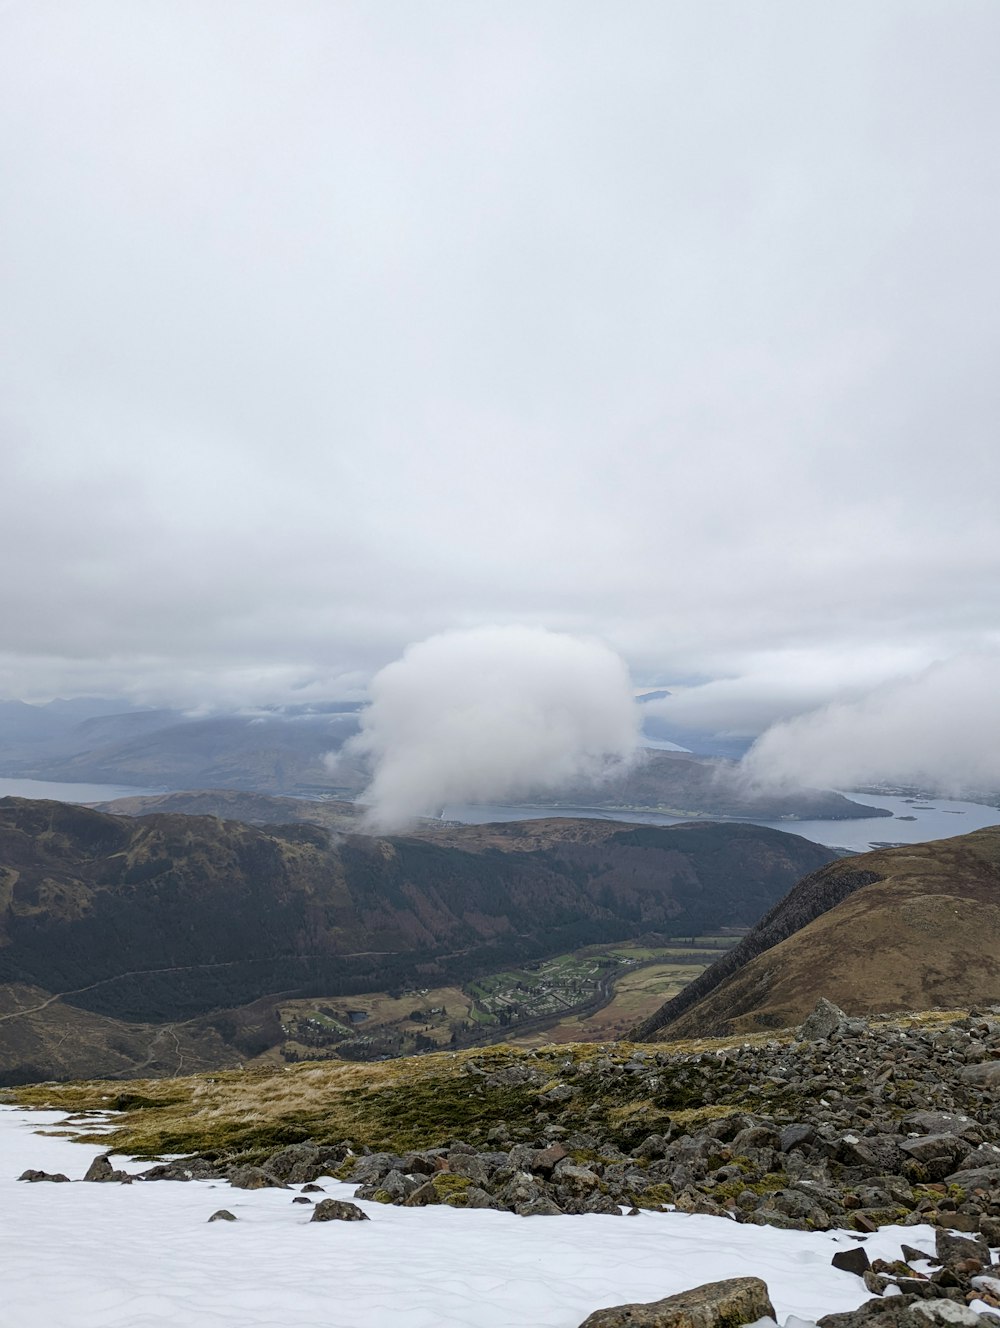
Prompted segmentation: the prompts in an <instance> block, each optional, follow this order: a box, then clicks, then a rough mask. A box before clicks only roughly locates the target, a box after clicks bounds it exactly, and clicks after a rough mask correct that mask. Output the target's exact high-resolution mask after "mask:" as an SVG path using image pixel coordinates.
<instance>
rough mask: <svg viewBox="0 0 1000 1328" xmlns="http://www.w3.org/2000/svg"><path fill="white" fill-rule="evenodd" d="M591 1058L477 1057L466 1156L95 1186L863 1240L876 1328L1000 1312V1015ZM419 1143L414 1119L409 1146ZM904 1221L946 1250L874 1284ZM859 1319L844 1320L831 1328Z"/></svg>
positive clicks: (361, 1145)
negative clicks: (671, 1211) (350, 1197)
mask: <svg viewBox="0 0 1000 1328" xmlns="http://www.w3.org/2000/svg"><path fill="white" fill-rule="evenodd" d="M589 1050H590V1052H591V1053H592V1054H589V1055H581V1054H579V1052H580V1049H579V1048H577V1049H570V1051H569V1052H567V1053H562V1052H560V1049H558V1048H544V1049H540V1050H539V1051H537V1052H525V1051H523V1050H516V1049H513V1048H509V1049H508V1048H492V1049H490V1051H489V1052H488V1053H483V1054H481V1055H479V1054H475V1055H466V1056H465V1057H464V1058H463V1059H462V1060H461V1061H460V1062H459V1065H460V1068H459V1070H458V1081H459V1082H458V1084H457V1086H456V1092H457V1093H458V1095H459V1096H461V1097H463V1098H465V1099H468V1100H469V1101H472V1102H475V1103H478V1104H479V1107H478V1110H477V1112H473V1113H471V1114H470V1115H469V1117H468V1124H469V1136H468V1137H467V1138H465V1139H459V1138H455V1137H452V1138H448V1139H444V1140H442V1139H441V1138H439V1137H437V1138H436V1137H435V1134H436V1130H437V1128H439V1127H436V1123H435V1121H434V1120H433V1116H432V1115H431V1116H429V1117H428V1118H427V1119H426V1121H425V1124H424V1129H425V1131H426V1135H427V1136H428V1144H429V1146H427V1147H409V1148H406V1149H399V1150H392V1149H385V1148H373V1147H371V1146H370V1144H369V1143H367V1142H366V1141H365V1140H364V1139H363V1138H360V1137H358V1138H353V1137H352V1138H344V1137H341V1138H339V1139H337V1140H336V1141H335V1142H334V1141H331V1140H330V1139H329V1138H325V1139H324V1138H320V1137H314V1138H305V1139H300V1140H299V1141H297V1142H293V1143H285V1144H284V1145H283V1146H281V1147H277V1148H268V1147H266V1146H265V1145H264V1144H263V1143H261V1142H260V1141H257V1142H255V1141H253V1139H252V1137H251V1138H248V1139H245V1141H244V1142H243V1144H242V1145H241V1146H240V1147H238V1148H235V1149H226V1148H218V1147H215V1148H206V1149H204V1150H203V1151H201V1152H199V1153H196V1154H192V1155H190V1156H186V1157H184V1158H182V1159H180V1160H179V1161H169V1162H159V1163H157V1164H155V1165H154V1166H152V1167H150V1168H148V1169H147V1170H145V1171H143V1172H141V1173H139V1174H138V1175H137V1176H126V1175H125V1174H124V1173H121V1172H116V1171H114V1170H113V1169H112V1167H111V1164H110V1162H108V1161H107V1159H106V1158H105V1157H102V1158H99V1159H98V1160H97V1161H96V1162H95V1163H94V1165H93V1167H92V1168H91V1170H90V1172H89V1173H88V1179H90V1180H92V1181H104V1182H107V1181H123V1180H132V1179H140V1180H143V1181H152V1180H175V1181H177V1180H181V1181H183V1180H188V1179H193V1178H197V1179H203V1178H204V1179H210V1178H212V1179H217V1180H225V1181H228V1183H229V1184H230V1185H231V1186H233V1187H236V1188H242V1189H258V1188H263V1187H284V1188H289V1189H290V1188H292V1187H296V1188H297V1189H298V1193H297V1194H296V1195H295V1196H294V1200H295V1202H298V1203H302V1204H306V1203H316V1201H317V1200H318V1201H319V1202H318V1203H317V1211H316V1214H315V1216H316V1219H317V1220H324V1218H326V1217H328V1216H333V1217H345V1216H348V1214H347V1213H344V1212H339V1211H338V1212H336V1213H334V1212H332V1208H331V1201H324V1200H323V1198H322V1194H321V1193H320V1191H319V1189H318V1185H317V1182H318V1181H319V1180H320V1178H322V1177H323V1176H335V1177H336V1178H337V1179H339V1180H342V1181H347V1182H350V1183H352V1184H355V1185H356V1186H357V1189H356V1191H355V1197H357V1198H360V1199H364V1200H374V1201H376V1202H380V1203H386V1204H402V1205H407V1206H410V1207H418V1206H423V1205H431V1204H448V1205H451V1206H453V1207H459V1208H494V1209H504V1210H509V1211H512V1212H514V1213H517V1214H520V1215H522V1216H524V1217H542V1216H546V1215H556V1214H572V1213H602V1214H607V1215H608V1216H609V1217H610V1216H618V1217H620V1216H622V1212H623V1209H625V1210H626V1211H628V1210H631V1211H633V1212H638V1211H639V1210H641V1209H643V1208H647V1209H648V1208H654V1209H660V1208H667V1207H673V1208H675V1209H677V1210H680V1211H682V1212H689V1213H706V1214H711V1215H714V1216H717V1217H722V1218H726V1219H728V1220H730V1221H733V1222H741V1223H746V1222H749V1223H754V1224H756V1225H759V1226H772V1227H784V1228H801V1229H807V1230H828V1229H832V1228H838V1229H841V1228H846V1229H848V1230H853V1231H854V1232H856V1233H857V1234H858V1237H859V1247H858V1249H856V1250H850V1251H847V1252H844V1253H842V1254H840V1255H838V1256H837V1257H838V1258H843V1259H845V1260H846V1262H845V1263H843V1264H841V1265H838V1266H843V1267H846V1268H847V1269H848V1270H849V1271H851V1272H854V1273H856V1274H857V1275H858V1276H859V1277H863V1278H864V1280H865V1283H866V1285H867V1286H868V1288H869V1289H870V1290H871V1291H872V1292H873V1293H875V1296H876V1299H875V1300H873V1301H871V1302H869V1304H868V1305H866V1306H865V1307H863V1309H862V1310H860V1311H858V1312H857V1315H859V1316H861V1318H865V1317H870V1316H872V1315H879V1316H882V1315H889V1316H890V1317H889V1318H886V1319H884V1322H885V1323H886V1324H887V1325H888V1324H889V1323H890V1322H892V1323H895V1322H896V1321H897V1319H898V1317H899V1316H900V1315H903V1316H904V1318H903V1319H899V1322H901V1323H904V1322H905V1323H913V1324H917V1323H923V1324H925V1323H926V1322H927V1314H928V1313H930V1309H931V1306H930V1305H929V1304H928V1305H925V1306H923V1309H921V1310H920V1313H921V1314H923V1316H924V1317H923V1318H919V1317H918V1318H917V1319H912V1318H910V1319H907V1318H906V1317H905V1316H906V1315H907V1314H910V1313H911V1309H912V1307H913V1306H915V1305H917V1302H918V1301H919V1302H921V1303H922V1302H924V1301H927V1302H930V1301H942V1302H949V1304H950V1305H951V1307H952V1308H951V1309H947V1310H945V1309H942V1310H941V1311H938V1310H935V1311H934V1314H933V1315H932V1316H931V1317H932V1319H934V1320H935V1321H938V1320H940V1321H941V1322H949V1323H958V1322H961V1323H972V1322H974V1321H975V1322H978V1320H976V1319H975V1318H974V1311H970V1310H968V1309H967V1308H966V1307H967V1305H968V1304H969V1303H970V1302H971V1303H975V1304H976V1305H977V1307H979V1308H980V1309H985V1308H986V1307H990V1306H998V1307H1000V1268H997V1267H994V1266H993V1259H992V1255H991V1250H990V1247H991V1246H993V1247H996V1246H998V1245H1000V1105H998V1097H997V1089H998V1088H1000V1008H998V1007H993V1008H991V1009H989V1010H986V1011H976V1010H974V1011H971V1012H970V1013H969V1014H968V1015H966V1016H964V1017H961V1018H959V1019H957V1021H955V1022H935V1021H934V1020H933V1019H930V1018H928V1019H927V1020H926V1021H921V1020H920V1019H912V1020H909V1021H894V1022H887V1021H886V1022H882V1021H871V1022H869V1021H865V1020H862V1019H853V1018H848V1017H847V1016H846V1015H844V1014H843V1012H842V1011H840V1010H838V1009H837V1007H835V1006H832V1005H830V1004H829V1003H827V1002H820V1004H819V1006H817V1009H816V1011H815V1012H814V1014H813V1015H812V1016H810V1018H809V1019H808V1020H807V1021H806V1023H805V1024H804V1025H803V1026H802V1027H801V1029H799V1030H797V1031H796V1033H795V1034H794V1035H793V1036H792V1037H791V1039H790V1040H788V1039H787V1038H785V1039H782V1038H778V1037H775V1038H773V1039H771V1040H768V1041H766V1042H762V1043H760V1044H759V1045H752V1044H751V1043H744V1044H730V1045H728V1046H724V1047H718V1048H712V1049H709V1050H688V1051H683V1052H678V1051H676V1050H673V1051H672V1050H670V1049H669V1048H667V1047H663V1048H659V1049H653V1048H644V1047H631V1048H627V1049H625V1050H623V1049H622V1048H620V1047H608V1048H591V1049H589ZM175 1082H178V1083H179V1082H182V1081H175ZM264 1082H265V1083H266V1082H267V1081H266V1080H265V1081H264ZM414 1091H416V1088H415V1089H414ZM398 1101H399V1102H403V1101H405V1098H403V1099H399V1100H398ZM502 1103H508V1104H510V1105H511V1107H512V1112H511V1114H509V1115H500V1114H497V1115H496V1116H495V1117H494V1118H492V1119H490V1106H491V1104H493V1105H494V1107H496V1108H499V1107H500V1105H501V1104H502ZM667 1104H672V1110H670V1111H668V1110H667V1109H666V1108H667ZM514 1107H516V1110H513V1108H514ZM425 1110H426V1108H425ZM643 1126H646V1128H645V1129H644V1128H643ZM651 1127H652V1128H651ZM414 1128H415V1127H414V1125H413V1122H412V1121H411V1122H410V1123H409V1125H408V1129H409V1135H408V1136H407V1137H412V1131H413V1129H414ZM23 1179H24V1180H26V1181H42V1180H52V1179H56V1178H55V1177H50V1176H46V1175H45V1173H39V1172H26V1173H25V1175H24V1177H23ZM313 1195H315V1196H316V1198H315V1199H314V1198H313V1197H312V1196H313ZM324 1204H325V1205H326V1206H325V1207H324ZM340 1207H347V1208H349V1207H350V1205H340ZM356 1212H357V1213H358V1214H359V1215H361V1210H360V1209H358V1210H356ZM894 1223H899V1224H902V1225H904V1226H919V1225H922V1224H924V1223H930V1224H932V1225H934V1226H935V1227H937V1228H938V1230H939V1237H938V1240H937V1244H936V1247H935V1248H933V1249H930V1248H913V1249H904V1260H903V1261H899V1262H896V1263H893V1264H885V1263H879V1262H878V1261H877V1262H876V1263H875V1264H874V1265H872V1266H869V1264H868V1259H867V1256H866V1255H865V1253H864V1249H863V1237H864V1235H865V1234H866V1233H871V1232H874V1231H875V1230H877V1229H878V1228H879V1227H880V1226H883V1225H888V1224H894ZM948 1233H961V1234H957V1235H956V1234H948ZM887 1292H888V1293H889V1294H888V1296H886V1295H885V1293H887ZM917 1309H920V1306H917ZM913 1312H914V1313H915V1312H916V1311H915V1310H914V1311H913ZM956 1313H958V1314H959V1317H958V1318H956V1317H955V1314H956ZM942 1314H943V1315H944V1317H943V1318H942V1317H941V1316H942ZM998 1314H1000V1308H998ZM893 1316H895V1317H893ZM949 1316H950V1317H949ZM962 1316H966V1317H962ZM970 1316H971V1317H970ZM661 1321H662V1322H667V1321H668V1320H667V1319H662V1320H661V1319H648V1320H644V1319H641V1318H636V1317H633V1318H631V1319H622V1320H621V1322H622V1323H625V1322H632V1323H640V1322H649V1323H656V1322H661ZM669 1321H670V1322H673V1320H669ZM860 1321H861V1319H858V1322H860ZM608 1322H609V1323H610V1322H611V1321H610V1320H609V1321H608ZM852 1323H853V1320H851V1319H850V1318H849V1317H845V1316H843V1315H841V1316H837V1317H836V1322H834V1321H833V1319H831V1321H830V1328H851V1324H852ZM994 1328H996V1325H994Z"/></svg>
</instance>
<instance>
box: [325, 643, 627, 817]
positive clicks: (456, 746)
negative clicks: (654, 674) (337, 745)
mask: <svg viewBox="0 0 1000 1328" xmlns="http://www.w3.org/2000/svg"><path fill="white" fill-rule="evenodd" d="M371 697H372V703H371V706H370V707H369V708H368V709H367V710H366V711H365V712H364V714H363V716H362V731H361V733H360V734H359V735H358V736H357V737H356V738H354V739H351V740H350V742H349V743H348V744H347V746H346V748H345V752H344V754H345V755H346V756H348V757H357V756H359V755H360V756H363V757H366V758H367V759H368V760H369V761H370V762H371V766H372V770H373V774H372V779H371V783H370V785H369V786H368V788H367V789H366V790H365V792H364V793H363V794H362V795H361V800H362V801H364V802H367V803H368V804H369V805H370V807H371V813H370V821H371V823H372V825H373V826H374V827H375V828H378V829H380V830H393V829H399V828H401V827H403V826H405V825H406V824H407V823H408V822H409V821H412V820H413V818H414V817H417V816H421V815H427V814H433V813H434V812H435V811H436V810H437V809H439V808H440V807H441V806H442V805H443V804H444V803H446V802H449V801H453V800H460V801H463V802H469V801H471V802H475V801H489V800H491V799H493V798H507V797H511V796H515V795H517V794H519V793H520V794H523V793H525V792H528V791H529V790H548V789H554V788H558V787H560V786H563V785H565V784H567V783H569V782H570V781H571V780H573V779H577V778H581V777H583V778H596V777H599V776H600V774H601V773H602V771H604V770H606V769H608V768H611V767H613V766H614V765H620V763H621V762H623V761H627V760H628V759H629V758H630V756H631V755H632V753H633V752H634V750H635V746H636V735H637V727H638V715H637V713H636V707H635V704H634V702H633V700H632V688H631V684H630V680H629V675H628V670H627V668H626V667H625V664H624V663H623V661H622V660H621V659H620V657H619V656H618V655H616V654H615V653H614V652H613V651H612V650H609V649H608V648H607V646H604V645H602V644H601V643H600V642H597V641H592V640H581V639H579V638H576V637H572V636H567V635H564V634H562V633H558V632H548V631H545V630H543V629H540V628H533V627H517V626H507V627H480V628H475V629H471V630H467V631H455V632H444V633H441V634H440V635H438V636H433V637H431V638H430V639H429V640H426V641H421V642H419V643H418V644H416V645H412V646H410V647H408V648H407V650H406V651H405V652H404V654H403V656H402V658H401V659H399V660H396V661H395V662H394V663H392V664H389V665H387V666H386V667H385V668H384V669H382V670H381V671H380V672H379V673H378V674H376V676H375V678H374V679H373V681H372V685H371ZM328 759H329V760H330V763H331V765H332V766H333V767H334V768H335V765H336V760H337V757H336V756H333V757H331V758H328Z"/></svg>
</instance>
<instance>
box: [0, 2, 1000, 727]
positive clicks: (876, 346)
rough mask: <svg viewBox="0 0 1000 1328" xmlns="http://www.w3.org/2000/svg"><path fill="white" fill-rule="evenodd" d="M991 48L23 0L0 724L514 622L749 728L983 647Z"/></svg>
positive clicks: (826, 36) (198, 693) (275, 685)
mask: <svg viewBox="0 0 1000 1328" xmlns="http://www.w3.org/2000/svg"><path fill="white" fill-rule="evenodd" d="M998 49H1000V5H998V4H997V3H996V0H982V2H981V3H977V2H975V0H939V2H938V3H924V2H922V0H899V2H898V3H897V2H896V0H857V2H851V0H840V2H839V3H837V4H829V3H821V2H820V0H816V2H815V3H810V2H807V0H787V2H780V0H779V2H768V0H759V2H757V3H755V2H754V0H731V2H726V0H716V2H713V0H674V2H673V3H672V2H671V0H652V2H650V3H646V2H645V0H626V2H625V3H622V0H602V2H601V3H592V2H590V0H566V2H565V3H563V2H562V0H530V3H519V2H518V0H492V2H491V3H485V2H482V0H416V2H415V0H374V2H371V0H369V2H366V3H353V2H351V0H339V2H338V0H321V2H317V3H309V2H308V0H282V3H280V4H279V3H268V4H258V3H255V2H254V0H212V3H209V4H206V3H205V2H204V0H166V2H163V0H116V2H114V3H112V2H109V0H88V2H87V3H85V4H66V3H65V0H58V3H57V2H55V0H7V2H6V3H5V4H3V5H2V7H0V151H2V161H0V203H2V216H0V325H2V343H0V428H2V439H3V458H4V459H3V466H2V483H0V541H2V551H3V570H4V575H3V577H2V579H0V624H2V628H0V631H2V642H0V646H2V649H0V693H2V694H3V695H6V696H21V697H25V698H29V699H31V698H35V699H43V698H45V697H48V696H52V695H56V694H62V695H68V694H74V693H77V694H79V693H88V692H89V693H93V692H99V693H108V692H112V691H122V692H126V693H128V694H130V695H132V696H134V697H136V698H138V699H143V700H155V701H164V700H166V701H180V702H182V703H186V704H187V703H194V702H196V701H198V700H208V701H211V700H215V699H218V700H221V701H234V700H235V701H241V700H253V701H266V700H283V699H287V698H288V697H289V696H290V695H292V694H293V693H294V695H295V696H297V697H298V698H300V699H301V698H302V697H305V696H310V695H315V696H338V695H346V694H352V695H357V694H358V689H359V688H361V687H362V686H363V685H364V682H365V680H366V679H367V677H368V676H369V675H370V673H371V672H372V671H373V670H374V669H377V668H379V667H381V666H383V665H384V664H386V663H387V662H388V661H389V660H391V659H393V658H394V657H396V656H397V655H398V654H399V652H400V650H401V649H402V648H403V647H404V646H405V645H406V643H408V642H412V641H416V640H420V639H422V638H424V637H427V636H429V635H431V634H434V633H436V632H439V631H442V630H446V629H454V628H462V627H473V626H479V625H485V624H497V625H504V624H524V625H526V626H544V627H547V628H550V629H554V630H558V631H568V632H571V633H576V634H583V635H591V636H595V637H597V638H599V639H600V640H602V641H604V642H606V643H607V644H608V645H610V646H611V647H612V648H613V649H614V650H616V651H618V652H620V653H621V654H622V655H623V656H624V658H625V659H626V661H627V662H628V664H629V665H630V667H631V669H632V674H633V678H634V680H635V682H636V683H637V684H639V685H641V684H656V683H667V684H670V683H675V684H676V683H677V682H684V681H685V680H686V681H689V682H690V681H694V680H708V679H721V680H723V681H722V682H721V683H719V684H716V685H717V686H719V687H721V689H722V690H721V692H716V693H712V694H709V695H718V696H719V697H720V700H721V703H722V705H723V709H724V708H725V706H726V705H728V706H729V707H730V708H731V709H732V708H733V707H735V709H736V710H737V711H740V713H742V711H741V710H740V708H741V706H744V705H745V706H747V707H749V709H750V710H751V711H753V708H754V707H755V706H756V707H757V708H758V711H760V707H763V710H764V711H766V720H769V719H771V718H775V717H778V716H780V715H781V714H783V713H786V712H787V711H788V710H789V708H790V709H791V710H793V711H794V710H796V709H797V710H801V709H803V708H808V706H811V705H814V704H819V703H821V702H823V701H824V700H828V699H830V698H832V697H843V696H845V695H847V696H848V697H850V696H851V695H853V694H855V693H857V692H858V690H859V689H860V690H862V691H863V690H864V689H865V688H868V687H871V686H874V685H876V684H883V683H885V682H886V681H887V680H891V679H893V678H898V677H900V676H903V675H907V674H910V673H912V672H914V671H915V670H919V669H922V668H925V667H926V666H928V665H930V664H932V663H933V662H934V661H937V660H948V659H952V658H955V657H961V656H963V654H964V653H967V652H972V651H978V652H979V654H978V655H977V658H982V657H983V656H982V652H983V651H986V652H987V654H986V657H987V658H989V652H990V651H991V650H993V649H996V647H997V645H998V644H1000V623H998V601H1000V537H998V530H1000V518H998V509H1000V447H998V438H997V419H998V409H997V407H998V400H997V399H998V395H1000V372H998V364H1000V355H998V352H1000V345H998V341H1000V338H998V322H1000V299H998V280H997V277H998V266H1000V245H998V242H997V237H998V235H1000V207H998V203H1000V178H998V176H1000V153H998V152H997V141H998V130H1000V79H998V78H997V77H996V57H997V51H998ZM788 697H791V698H793V699H792V702H790V703H789V704H788V705H786V702H785V698H788ZM765 722H766V721H765Z"/></svg>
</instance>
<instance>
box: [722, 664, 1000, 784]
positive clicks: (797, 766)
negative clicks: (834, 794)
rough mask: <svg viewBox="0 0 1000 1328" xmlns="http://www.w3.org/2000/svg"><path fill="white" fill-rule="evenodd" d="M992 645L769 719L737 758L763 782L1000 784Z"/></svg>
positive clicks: (999, 696)
mask: <svg viewBox="0 0 1000 1328" xmlns="http://www.w3.org/2000/svg"><path fill="white" fill-rule="evenodd" d="M998 679H1000V651H996V650H993V651H977V652H974V653H971V652H970V653H968V654H964V655H959V656H955V657H954V658H952V659H949V660H945V661H942V662H941V663H938V664H934V665H932V666H931V667H930V668H927V669H925V670H923V671H922V672H920V673H918V674H914V675H912V676H910V677H907V678H903V679H899V680H896V681H893V682H887V683H884V684H883V685H882V686H880V687H877V688H875V689H873V690H872V691H871V692H869V693H868V694H867V695H865V696H863V697H861V698H858V699H856V700H852V701H843V702H836V703H833V704H830V705H827V706H824V707H823V708H822V709H818V710H815V711H813V712H811V713H809V714H805V715H799V716H797V717H795V718H792V719H789V720H786V721H783V722H781V723H778V724H775V725H773V726H772V727H771V728H769V729H768V730H767V732H766V733H764V734H762V735H761V737H760V738H758V739H757V741H756V742H755V743H754V745H753V747H752V748H751V749H750V751H749V752H748V753H747V755H746V757H745V758H744V760H743V769H744V772H745V773H746V774H747V775H748V776H749V777H750V778H751V779H753V780H754V781H756V782H760V783H763V784H772V785H773V784H795V783H801V784H811V785H813V786H825V787H833V788H852V787H857V786H858V785H861V784H867V783H875V782H884V783H889V784H913V785H917V786H919V787H922V788H926V789H928V790H933V791H935V792H937V793H940V794H948V793H951V794H956V795H958V794H963V793H965V794H969V793H974V792H983V791H991V790H997V789H1000V742H998V734H1000V687H998Z"/></svg>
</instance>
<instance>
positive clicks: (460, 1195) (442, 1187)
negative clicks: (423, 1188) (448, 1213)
mask: <svg viewBox="0 0 1000 1328" xmlns="http://www.w3.org/2000/svg"><path fill="white" fill-rule="evenodd" d="M431 1184H432V1185H433V1186H434V1193H435V1194H436V1195H437V1196H438V1199H439V1201H440V1202H441V1203H445V1204H448V1205H449V1207H451V1208H464V1207H465V1205H466V1204H467V1203H468V1196H467V1195H466V1190H467V1189H468V1188H469V1186H470V1185H471V1184H472V1181H471V1180H470V1179H469V1177H468V1176H453V1175H452V1174H451V1172H449V1171H439V1172H438V1174H437V1175H436V1176H435V1177H434V1178H433V1179H432V1181H431Z"/></svg>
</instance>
